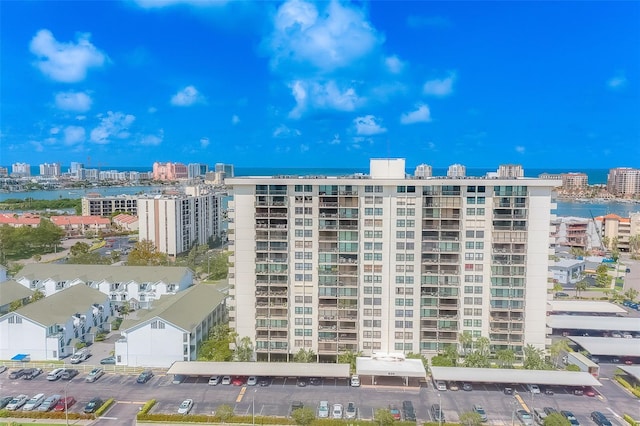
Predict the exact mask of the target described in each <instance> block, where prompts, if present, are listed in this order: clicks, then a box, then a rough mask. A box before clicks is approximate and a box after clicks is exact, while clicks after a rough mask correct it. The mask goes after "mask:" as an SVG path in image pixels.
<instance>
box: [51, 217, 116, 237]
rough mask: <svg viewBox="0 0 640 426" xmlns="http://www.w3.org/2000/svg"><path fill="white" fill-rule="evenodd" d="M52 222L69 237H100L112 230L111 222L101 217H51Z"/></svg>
mask: <svg viewBox="0 0 640 426" xmlns="http://www.w3.org/2000/svg"><path fill="white" fill-rule="evenodd" d="M51 222H52V223H53V224H54V225H56V226H57V227H59V228H60V229H62V230H64V232H65V235H66V236H67V237H77V236H83V235H87V233H91V234H93V235H98V233H99V232H105V231H108V230H110V229H111V220H110V219H109V218H108V217H99V216H51Z"/></svg>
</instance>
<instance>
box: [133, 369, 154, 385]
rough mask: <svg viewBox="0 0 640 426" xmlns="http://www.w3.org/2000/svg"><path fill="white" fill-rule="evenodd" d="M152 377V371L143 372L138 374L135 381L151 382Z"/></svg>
mask: <svg viewBox="0 0 640 426" xmlns="http://www.w3.org/2000/svg"><path fill="white" fill-rule="evenodd" d="M152 377H153V371H151V370H144V371H143V372H142V373H140V375H139V376H138V378H137V379H136V382H138V383H147V382H148V381H149V380H151V378H152Z"/></svg>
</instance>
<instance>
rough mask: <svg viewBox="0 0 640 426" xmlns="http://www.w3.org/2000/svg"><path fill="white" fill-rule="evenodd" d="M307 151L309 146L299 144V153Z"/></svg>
mask: <svg viewBox="0 0 640 426" xmlns="http://www.w3.org/2000/svg"><path fill="white" fill-rule="evenodd" d="M307 151H309V145H307V144H304V143H302V144H300V152H307Z"/></svg>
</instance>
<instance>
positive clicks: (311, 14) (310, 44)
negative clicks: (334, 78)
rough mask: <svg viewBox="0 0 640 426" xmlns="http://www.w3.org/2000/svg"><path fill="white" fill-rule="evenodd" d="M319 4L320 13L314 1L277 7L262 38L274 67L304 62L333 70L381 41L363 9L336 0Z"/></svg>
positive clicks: (299, 0) (293, 0)
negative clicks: (270, 27) (268, 31)
mask: <svg viewBox="0 0 640 426" xmlns="http://www.w3.org/2000/svg"><path fill="white" fill-rule="evenodd" d="M321 5H322V6H324V10H322V11H321V12H319V11H318V9H317V8H316V5H315V4H313V3H309V2H306V1H303V0H289V1H287V2H285V3H283V4H282V5H281V6H280V7H279V8H278V12H277V14H276V16H275V19H274V22H273V27H274V28H273V33H272V34H271V36H270V38H269V40H266V41H265V43H266V44H267V45H268V47H269V49H270V51H271V55H272V57H271V66H272V67H273V68H274V69H277V68H279V67H281V66H282V65H285V66H286V65H290V64H304V65H311V66H312V67H314V68H316V69H318V70H322V71H332V70H335V69H337V68H342V67H345V66H348V65H351V64H352V63H353V62H355V61H357V60H358V59H361V58H363V57H365V56H366V55H367V54H369V53H370V52H371V51H372V50H373V49H374V48H375V47H376V46H377V45H378V44H379V43H380V42H381V41H382V38H383V37H382V36H381V35H379V34H378V32H377V31H376V30H375V28H373V26H372V25H371V23H369V21H368V20H367V19H366V17H365V16H364V13H363V12H362V10H360V9H357V8H355V7H352V6H349V5H344V4H341V3H340V2H338V1H335V0H334V1H331V2H330V3H324V4H323V3H321Z"/></svg>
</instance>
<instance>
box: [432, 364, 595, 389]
mask: <svg viewBox="0 0 640 426" xmlns="http://www.w3.org/2000/svg"><path fill="white" fill-rule="evenodd" d="M431 375H432V376H433V379H434V380H444V381H449V380H451V381H458V382H480V383H505V384H511V383H513V384H516V383H536V384H540V385H549V386H601V384H600V382H599V381H598V380H597V379H596V378H595V377H593V376H592V375H591V374H589V373H586V372H583V371H580V372H577V371H553V370H520V369H501V368H466V367H431Z"/></svg>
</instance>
